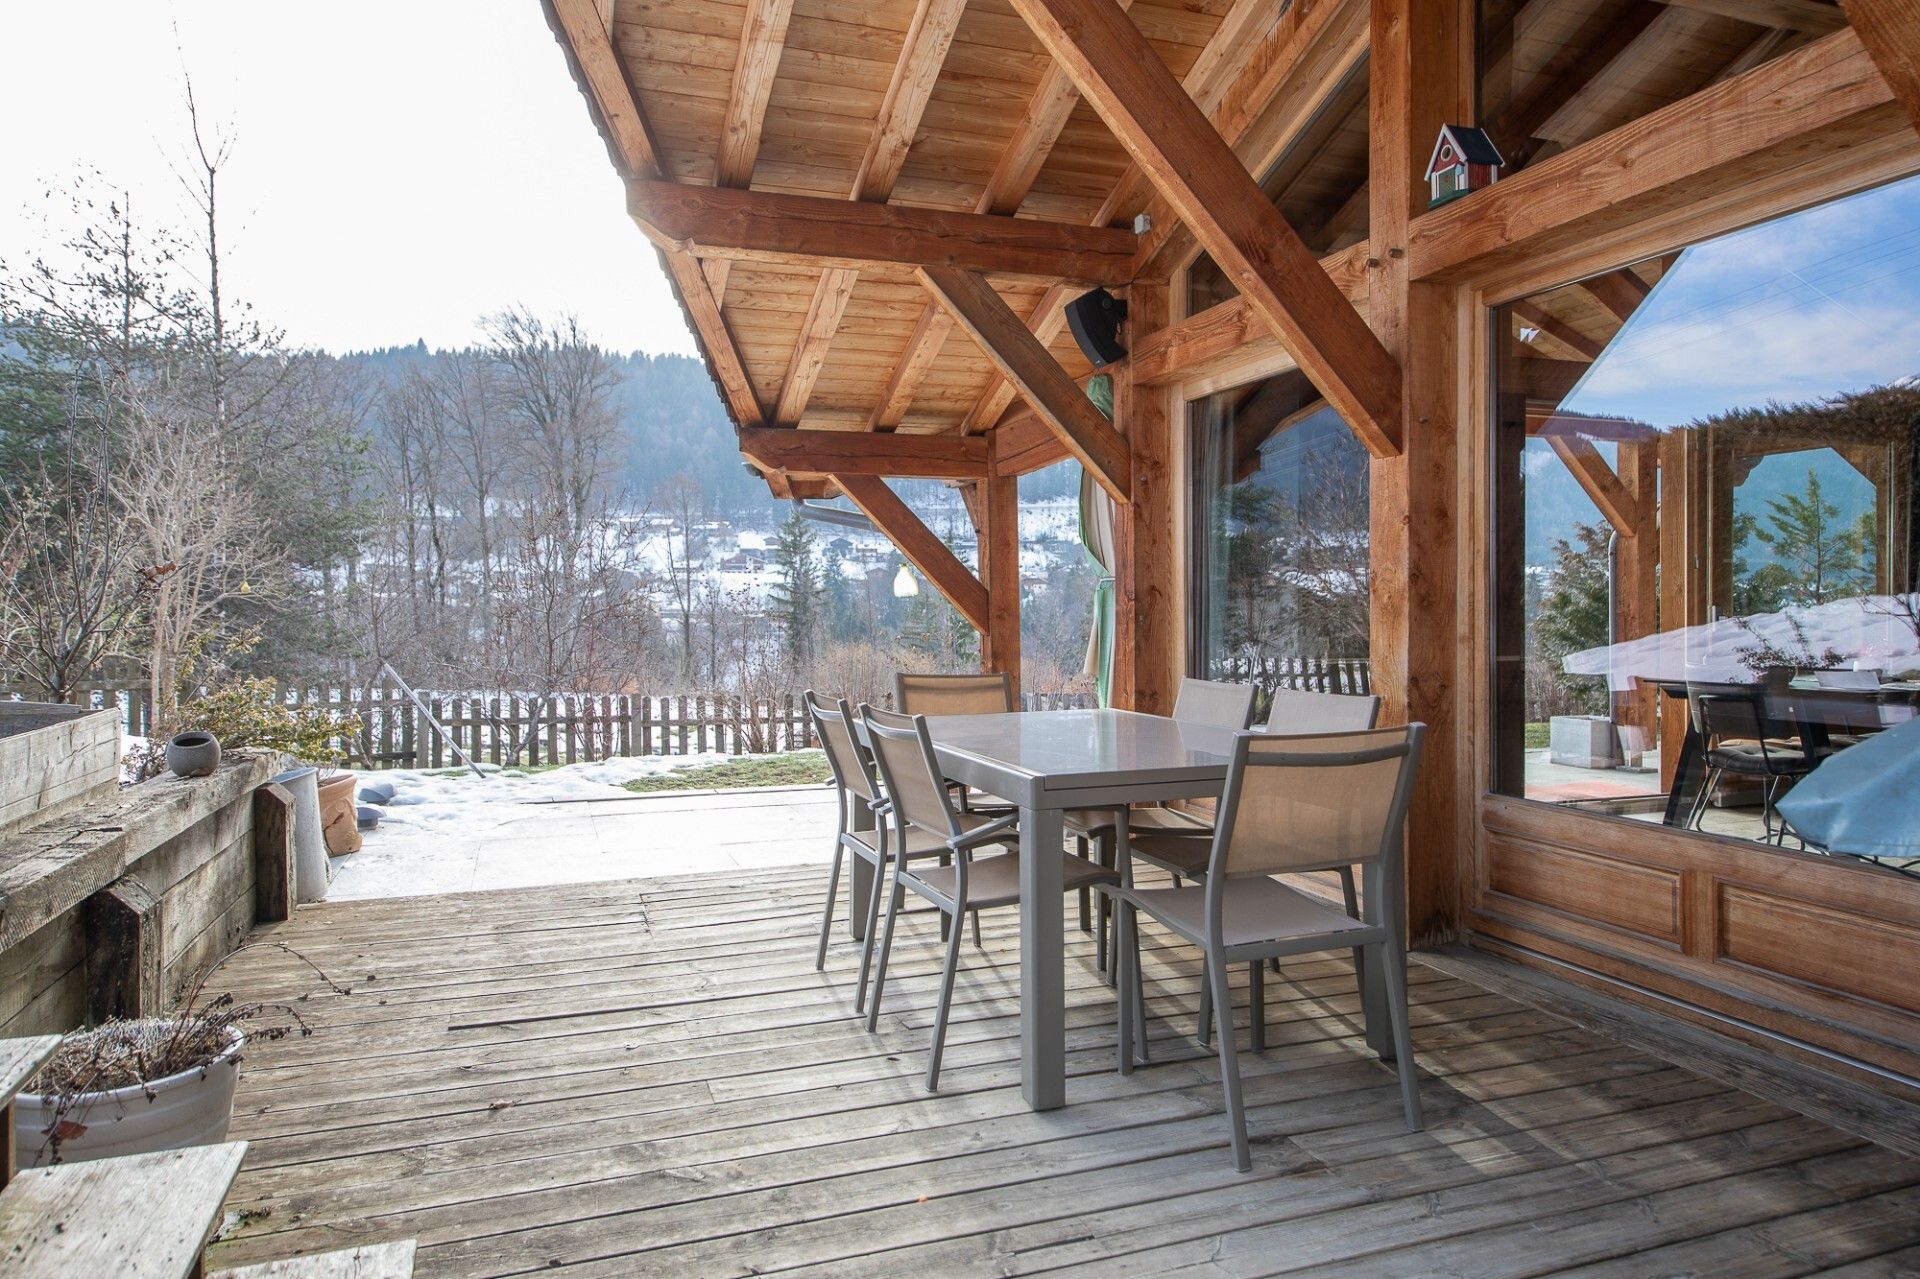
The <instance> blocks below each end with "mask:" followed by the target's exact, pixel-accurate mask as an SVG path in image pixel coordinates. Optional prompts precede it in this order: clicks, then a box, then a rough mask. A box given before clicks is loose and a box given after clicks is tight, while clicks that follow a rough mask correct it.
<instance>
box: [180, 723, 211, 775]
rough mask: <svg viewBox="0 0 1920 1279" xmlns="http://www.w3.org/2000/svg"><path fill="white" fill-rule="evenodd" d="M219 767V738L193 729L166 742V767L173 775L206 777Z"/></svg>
mask: <svg viewBox="0 0 1920 1279" xmlns="http://www.w3.org/2000/svg"><path fill="white" fill-rule="evenodd" d="M218 767H220V739H219V738H217V737H215V736H214V735H213V734H212V733H203V732H200V731H199V730H197V729H196V730H194V731H193V732H190V733H181V734H180V735H179V736H178V737H175V738H174V739H173V740H172V741H170V742H168V743H167V769H168V771H169V772H171V773H172V774H173V775H174V776H175V777H206V776H207V775H209V774H210V773H212V772H213V770H214V769H216V768H218Z"/></svg>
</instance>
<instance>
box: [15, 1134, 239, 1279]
mask: <svg viewBox="0 0 1920 1279" xmlns="http://www.w3.org/2000/svg"><path fill="white" fill-rule="evenodd" d="M246 1153H247V1144H246V1143H245V1142H244V1141H230V1142H226V1143H224V1144H222V1145H218V1146H192V1147H189V1148H188V1149H186V1150H168V1151H163V1152H161V1153H159V1154H152V1155H126V1156H123V1157H121V1158H118V1159H99V1160H95V1161H93V1162H91V1163H81V1164H58V1165H56V1166H54V1167H52V1168H29V1169H27V1170H26V1171H24V1172H22V1173H20V1174H19V1175H18V1176H17V1177H15V1178H14V1179H13V1182H12V1184H11V1185H9V1186H8V1187H7V1188H6V1190H4V1191H0V1279H77V1277H78V1276H93V1275H100V1276H107V1275H112V1276H115V1279H192V1277H193V1276H197V1275H200V1274H202V1273H203V1271H202V1268H201V1267H202V1259H203V1258H204V1256H205V1254H206V1249H207V1241H208V1240H209V1239H211V1238H213V1232H214V1230H215V1229H216V1228H218V1226H219V1225H220V1221H221V1213H222V1209H223V1206H224V1205H225V1203H226V1199H227V1191H228V1190H229V1189H231V1188H232V1186H233V1179H234V1177H236V1176H237V1175H238V1174H239V1172H240V1161H241V1159H242V1158H244V1157H245V1156H246Z"/></svg>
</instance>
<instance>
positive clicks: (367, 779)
mask: <svg viewBox="0 0 1920 1279" xmlns="http://www.w3.org/2000/svg"><path fill="white" fill-rule="evenodd" d="M728 758H729V757H728V756H726V755H719V754H714V753H712V752H708V753H707V754H704V755H633V756H626V757H622V758H616V759H609V760H602V761H599V762H597V763H592V764H567V765H564V766H562V767H560V768H550V769H544V770H541V771H538V772H529V771H527V770H525V769H519V768H498V767H496V766H494V765H489V764H483V765H481V768H482V769H483V770H484V771H485V773H486V776H484V777H476V776H475V775H474V774H473V772H472V770H470V769H465V768H462V769H460V770H458V771H454V770H450V769H433V770H431V771H424V770H419V769H407V768H395V769H382V770H380V771H379V772H370V773H360V774H359V775H358V776H359V778H360V785H361V786H363V787H364V786H367V785H369V784H373V783H380V782H385V783H386V784H388V785H390V786H392V787H393V800H392V802H391V803H389V804H388V805H387V806H386V810H385V812H384V813H383V814H382V817H383V821H382V825H383V826H384V825H386V824H387V823H392V824H393V825H395V826H404V827H408V828H412V829H419V830H422V831H427V830H449V829H460V830H465V831H469V832H476V831H480V830H484V829H486V828H488V827H490V826H497V825H499V824H501V823H502V822H509V821H516V820H519V819H521V818H523V817H525V816H526V815H527V814H526V813H525V812H523V811H522V808H523V806H524V805H527V804H561V803H578V802H581V801H587V800H616V799H630V798H632V796H633V792H631V791H627V790H622V789H621V785H620V784H621V783H622V782H630V781H633V780H634V779H635V778H640V777H658V776H660V775H661V774H663V773H670V772H672V771H674V770H675V769H678V768H699V767H702V766H703V765H707V764H718V763H721V762H723V761H725V760H726V759H728Z"/></svg>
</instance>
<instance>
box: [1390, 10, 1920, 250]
mask: <svg viewBox="0 0 1920 1279" xmlns="http://www.w3.org/2000/svg"><path fill="white" fill-rule="evenodd" d="M1893 101H1894V97H1893V92H1892V90H1891V89H1889V88H1888V86H1887V81H1886V79H1885V77H1883V76H1882V75H1881V74H1880V73H1879V71H1878V70H1877V69H1876V68H1875V66H1874V64H1873V61H1872V59H1870V58H1869V57H1868V56H1867V52H1866V50H1865V49H1864V48H1863V47H1862V46H1861V42H1860V39H1859V37H1858V36H1857V35H1855V33H1853V32H1852V31H1840V32H1836V33H1834V34H1833V35H1830V36H1826V37H1824V38H1822V39H1820V40H1816V41H1814V42H1813V43H1812V44H1809V45H1806V46H1804V47H1802V48H1799V49H1795V50H1793V51H1792V52H1790V53H1786V54H1782V55H1781V56H1780V57H1778V58H1775V59H1774V60H1773V61H1771V62H1768V63H1766V64H1765V65H1764V66H1760V67H1756V68H1754V69H1753V70H1752V71H1748V72H1746V73H1745V74H1744V75H1738V76H1734V77H1733V78H1731V79H1728V80H1723V81H1721V82H1720V83H1718V84H1715V85H1712V86H1710V87H1708V88H1705V89H1702V90H1700V91H1699V92H1698V93H1695V94H1693V95H1692V96H1690V97H1687V98H1684V99H1682V100H1681V101H1679V102H1676V103H1673V104H1672V105H1670V106H1666V107H1662V108H1660V109H1659V110H1656V111H1651V112H1649V113H1647V114H1646V115H1643V116H1641V117H1640V118H1639V119H1637V120H1633V121H1630V122H1628V123H1626V124H1623V125H1621V126H1620V127H1619V128H1617V129H1613V130H1611V131H1609V132H1607V133H1604V134H1602V135H1601V136H1599V137H1597V138H1594V139H1592V140H1590V141H1587V142H1583V143H1581V144H1580V145H1578V146H1576V147H1571V148H1569V149H1568V150H1566V151H1562V152H1561V153H1560V154H1558V155H1555V156H1552V157H1550V158H1548V159H1545V160H1540V161H1537V162H1535V163H1534V164H1531V165H1529V166H1528V167H1527V168H1525V169H1523V170H1521V171H1520V172H1518V173H1515V174H1513V175H1512V176H1510V177H1506V178H1503V179H1501V180H1500V181H1499V182H1498V183H1496V184H1495V185H1494V186H1492V187H1490V188H1488V189H1486V190H1484V191H1477V192H1475V193H1473V194H1472V195H1471V196H1469V197H1467V198H1466V199H1463V200H1455V201H1454V202H1452V203H1451V204H1447V205H1445V206H1443V207H1441V208H1439V209H1436V210H1434V211H1433V212H1431V213H1426V214H1423V215H1422V216H1420V217H1417V218H1415V219H1414V220H1413V222H1412V224H1411V226H1410V227H1409V229H1408V245H1407V257H1408V269H1409V273H1410V274H1411V276H1412V277H1413V278H1414V279H1431V280H1454V279H1463V278H1466V277H1467V276H1469V275H1472V276H1475V277H1476V278H1480V279H1483V280H1484V279H1485V278H1486V277H1487V275H1488V274H1489V273H1490V272H1491V271H1492V270H1494V269H1496V268H1498V267H1500V266H1502V265H1504V264H1507V263H1512V262H1521V261H1530V262H1537V261H1538V259H1539V256H1540V255H1541V254H1543V253H1547V252H1553V251H1561V250H1566V251H1580V252H1583V253H1586V252H1591V251H1592V250H1593V249H1594V248H1595V247H1596V246H1597V245H1602V244H1603V243H1604V241H1602V240H1601V239H1600V237H1601V236H1603V235H1610V236H1618V237H1621V238H1623V239H1624V238H1626V237H1628V236H1632V237H1633V238H1634V239H1636V240H1642V239H1644V237H1645V228H1646V227H1647V226H1648V225H1650V224H1654V223H1658V224H1659V225H1661V226H1667V225H1668V224H1669V222H1671V223H1672V225H1673V227H1674V235H1675V239H1674V240H1673V242H1674V243H1684V242H1686V240H1687V239H1691V238H1697V237H1698V235H1699V234H1700V233H1701V232H1702V230H1703V229H1704V228H1705V227H1707V226H1709V225H1710V223H1706V222H1704V221H1703V219H1702V217H1701V215H1700V212H1699V209H1700V202H1701V201H1702V200H1703V199H1705V198H1706V197H1708V196H1711V195H1717V194H1719V193H1721V192H1735V193H1739V194H1742V195H1744V194H1745V193H1749V192H1753V191H1754V190H1755V189H1756V187H1764V184H1765V181H1766V175H1768V174H1771V173H1775V172H1781V171H1785V170H1788V169H1790V168H1791V167H1793V166H1802V167H1804V166H1806V165H1807V164H1808V162H1809V161H1810V159H1812V158H1815V157H1818V156H1822V155H1832V156H1834V157H1835V158H1836V163H1840V162H1844V163H1846V164H1847V165H1849V166H1850V167H1852V168H1853V169H1856V170H1857V169H1859V168H1860V166H1861V165H1862V164H1863V163H1866V161H1863V160H1862V159H1861V158H1860V153H1861V148H1860V147H1859V146H1857V145H1855V144H1858V143H1863V142H1868V141H1876V142H1877V140H1878V139H1880V138H1883V137H1885V136H1886V131H1887V123H1888V116H1887V111H1886V109H1887V108H1888V107H1889V106H1891V104H1892V103H1893ZM1908 140H1909V141H1910V140H1911V138H1910V137H1909V139H1908ZM1874 163H1876V164H1879V163H1881V162H1880V161H1879V160H1877V159H1876V160H1875V161H1874ZM1878 171H1884V165H1883V166H1882V168H1881V169H1880V170H1878ZM1741 213H1742V220H1743V221H1750V220H1751V219H1752V217H1753V216H1754V208H1753V206H1752V204H1751V202H1747V203H1745V204H1743V206H1742V209H1741ZM1641 251H1642V252H1644V250H1641Z"/></svg>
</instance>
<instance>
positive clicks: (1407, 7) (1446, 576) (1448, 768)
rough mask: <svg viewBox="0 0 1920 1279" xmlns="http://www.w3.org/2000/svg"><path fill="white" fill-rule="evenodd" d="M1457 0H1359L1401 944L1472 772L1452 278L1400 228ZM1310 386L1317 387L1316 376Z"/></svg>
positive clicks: (1463, 101) (1438, 876)
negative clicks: (1420, 749) (1405, 764)
mask: <svg viewBox="0 0 1920 1279" xmlns="http://www.w3.org/2000/svg"><path fill="white" fill-rule="evenodd" d="M1473 30H1474V26H1473V6H1472V3H1471V0H1372V56H1371V64H1370V72H1369V74H1370V76H1371V81H1370V86H1369V93H1370V96H1369V115H1370V121H1369V125H1370V128H1369V133H1370V138H1371V146H1372V157H1371V174H1372V177H1371V200H1372V208H1371V211H1370V212H1371V221H1372V253H1371V255H1370V256H1371V258H1372V260H1373V263H1374V264H1375V266H1374V270H1373V278H1372V281H1371V284H1370V294H1369V298H1370V301H1369V308H1368V314H1369V317H1370V319H1371V322H1372V324H1373V328H1374V331H1375V332H1376V333H1377V334H1378V335H1379V337H1380V341H1381V343H1382V344H1383V345H1384V346H1385V347H1386V348H1387V350H1388V351H1389V352H1391V353H1393V355H1394V356H1395V357H1396V358H1398V360H1399V361H1400V363H1401V369H1402V378H1403V382H1402V385H1403V387H1404V392H1403V396H1402V405H1403V418H1402V420H1401V422H1400V424H1399V426H1400V430H1399V435H1400V437H1401V441H1402V448H1401V451H1400V452H1399V454H1398V455H1390V456H1380V455H1378V454H1377V453H1376V456H1375V458H1374V460H1373V463H1372V471H1371V485H1372V512H1371V521H1370V532H1371V554H1370V567H1369V586H1370V588H1371V593H1372V637H1371V638H1372V652H1371V657H1372V660H1373V688H1374V691H1375V692H1376V693H1378V694H1379V695H1380V697H1381V717H1380V718H1381V722H1382V723H1385V724H1398V723H1406V722H1408V721H1411V720H1420V721H1423V722H1425V723H1426V725H1427V727H1428V732H1427V744H1426V756H1425V759H1424V760H1423V761H1422V764H1421V768H1420V778H1419V781H1418V783H1417V785H1416V790H1415V793H1414V801H1413V808H1412V812H1411V813H1410V815H1409V817H1408V821H1407V866H1406V880H1407V884H1406V890H1407V920H1408V935H1409V938H1410V939H1411V940H1412V941H1413V942H1414V943H1415V944H1421V943H1432V942H1436V941H1441V940H1445V939H1448V938H1450V937H1452V936H1453V935H1454V934H1455V933H1456V931H1457V929H1458V927H1459V921H1460V910H1461V904H1462V898H1463V895H1464V894H1463V886H1464V882H1465V879H1466V868H1467V866H1468V864H1469V863H1468V859H1467V857H1466V848H1467V844H1468V838H1469V834H1470V829H1471V828H1470V826H1469V824H1468V822H1469V818H1470V814H1471V811H1472V807H1471V806H1472V802H1473V798H1474V796H1475V795H1477V789H1478V779H1477V778H1476V777H1474V776H1473V773H1472V770H1471V769H1470V768H1469V767H1468V766H1467V763H1466V759H1465V757H1464V755H1463V754H1462V752H1461V750H1460V746H1459V743H1460V737H1461V723H1462V720H1461V716H1460V711H1459V705H1458V704H1459V702H1460V700H1461V698H1462V697H1463V696H1464V695H1465V690H1467V689H1468V688H1470V687H1471V686H1472V685H1471V682H1470V681H1469V680H1467V679H1465V678H1464V676H1465V675H1466V673H1467V671H1468V669H1469V668H1468V665H1467V662H1466V659H1465V658H1464V657H1463V653H1464V651H1465V649H1466V648H1467V647H1468V646H1467V645H1465V644H1463V642H1462V629H1463V627H1462V621H1463V618H1464V616H1465V614H1463V612H1462V610H1461V607H1460V601H1459V585H1460V583H1459V575H1458V571H1457V568H1458V554H1459V553H1458V545H1459V542H1460V539H1461V537H1462V536H1463V529H1462V523H1461V520H1460V518H1459V517H1460V512H1458V511H1457V510H1456V505H1457V502H1456V491H1455V489H1456V484H1457V481H1458V476H1459V460H1458V442H1459V425H1460V424H1459V402H1460V398H1461V390H1462V381H1461V379H1460V375H1459V368H1458V365H1459V362H1460V352H1461V343H1462V340H1463V337H1464V328H1463V323H1462V320H1461V316H1460V310H1461V306H1460V300H1459V297H1458V295H1457V293H1456V291H1455V290H1454V289H1452V288H1447V287H1441V286H1435V285H1416V284H1413V283H1412V282H1411V280H1410V278H1409V276H1408V272H1407V235H1408V227H1409V223H1410V222H1411V220H1412V218H1413V217H1414V215H1415V214H1416V212H1418V211H1420V210H1423V209H1424V208H1425V205H1426V200H1425V182H1424V181H1423V175H1424V171H1425V168H1426V161H1427V158H1428V152H1429V148H1430V147H1431V145H1432V143H1433V139H1434V138H1435V137H1436V136H1437V135H1438V133H1439V129H1440V126H1441V125H1442V124H1446V123H1452V122H1460V121H1470V120H1471V119H1472V115H1471V114H1470V112H1471V107H1472V100H1473V94H1472V91H1471V90H1472V77H1471V75H1470V74H1469V68H1470V66H1471V49H1472V33H1473ZM1322 389H1325V388H1322Z"/></svg>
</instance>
